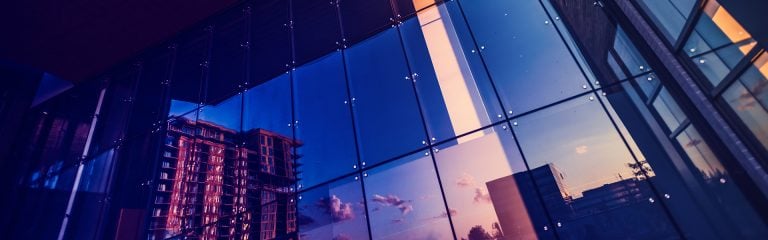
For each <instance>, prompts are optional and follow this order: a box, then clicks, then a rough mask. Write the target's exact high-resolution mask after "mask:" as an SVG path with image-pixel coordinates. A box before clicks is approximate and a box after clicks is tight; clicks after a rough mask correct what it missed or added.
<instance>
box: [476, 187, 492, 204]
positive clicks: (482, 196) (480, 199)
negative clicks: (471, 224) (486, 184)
mask: <svg viewBox="0 0 768 240" xmlns="http://www.w3.org/2000/svg"><path fill="white" fill-rule="evenodd" d="M474 200H475V203H491V195H489V194H488V191H486V190H485V189H482V188H475V197H474Z"/></svg>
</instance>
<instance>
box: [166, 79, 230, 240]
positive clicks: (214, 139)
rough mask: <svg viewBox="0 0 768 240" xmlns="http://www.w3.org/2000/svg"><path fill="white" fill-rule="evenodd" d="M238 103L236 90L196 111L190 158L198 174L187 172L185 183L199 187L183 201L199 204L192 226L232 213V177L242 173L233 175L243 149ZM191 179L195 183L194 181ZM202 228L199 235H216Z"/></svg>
mask: <svg viewBox="0 0 768 240" xmlns="http://www.w3.org/2000/svg"><path fill="white" fill-rule="evenodd" d="M242 103H243V95H240V94H237V95H235V96H233V97H231V98H229V99H227V100H225V101H223V102H221V103H218V104H216V105H209V106H204V107H202V108H201V109H200V112H199V113H198V119H197V122H196V123H195V130H196V139H195V142H194V144H195V149H196V150H195V153H194V154H195V155H196V156H195V158H194V161H197V162H196V164H199V168H198V169H196V171H199V173H200V175H196V174H195V175H196V176H195V175H193V176H191V178H192V179H191V181H190V182H189V183H187V187H188V188H189V187H193V188H194V187H198V188H200V189H199V190H198V192H197V194H196V199H195V200H194V201H193V200H187V201H188V202H187V203H192V204H195V205H193V206H195V207H201V208H202V209H201V210H199V211H200V212H199V214H200V215H201V216H202V217H201V220H199V222H198V224H196V225H193V226H200V225H210V224H214V223H215V222H217V221H220V220H221V219H220V216H222V215H224V214H233V213H236V209H235V208H234V204H235V201H236V200H237V199H236V196H234V194H235V193H236V192H238V190H240V189H236V187H235V186H233V185H234V184H235V181H238V180H240V181H241V179H239V178H238V176H241V175H240V174H242V173H238V174H237V175H236V174H235V169H237V168H238V167H242V166H241V165H242V164H240V163H242V161H241V160H242V157H241V156H240V153H241V152H243V151H244V150H243V147H242V145H243V144H242V143H240V141H242V140H241V139H240V130H241V129H240V127H241V124H240V123H241V119H242V118H241V113H242ZM195 167H197V166H193V168H195ZM193 172H195V170H193ZM192 174H194V173H190V175H192ZM161 177H163V176H161ZM194 182H198V183H197V184H196V185H195V183H194ZM202 183H204V184H202ZM220 230H221V231H228V230H229V229H228V228H221V229H220ZM203 231H204V233H203V234H204V235H203V236H209V237H210V236H218V235H217V229H213V228H211V227H203Z"/></svg>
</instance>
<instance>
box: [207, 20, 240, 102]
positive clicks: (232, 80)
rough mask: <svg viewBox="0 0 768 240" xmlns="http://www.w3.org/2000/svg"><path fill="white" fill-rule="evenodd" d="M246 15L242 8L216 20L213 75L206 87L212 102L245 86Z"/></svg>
mask: <svg viewBox="0 0 768 240" xmlns="http://www.w3.org/2000/svg"><path fill="white" fill-rule="evenodd" d="M247 14H249V13H248V12H247V11H245V9H243V8H234V9H231V10H229V11H227V12H225V13H224V14H223V15H222V16H217V17H216V19H215V20H214V21H215V22H216V23H215V26H214V30H213V47H212V48H211V60H210V75H209V78H208V83H207V84H206V88H207V90H206V91H207V94H208V100H210V101H220V100H222V99H224V98H226V97H229V96H231V95H233V94H235V93H236V92H238V91H240V89H239V86H241V85H242V84H243V83H245V82H246V79H245V68H246V56H247V54H246V53H247V52H246V47H247V46H248V34H247V29H246V28H247V27H248V16H247Z"/></svg>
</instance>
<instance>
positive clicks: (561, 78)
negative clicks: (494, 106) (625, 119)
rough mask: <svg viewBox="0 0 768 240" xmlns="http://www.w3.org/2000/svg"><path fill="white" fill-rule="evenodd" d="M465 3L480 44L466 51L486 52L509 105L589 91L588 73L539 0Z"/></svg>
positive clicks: (518, 108)
mask: <svg viewBox="0 0 768 240" xmlns="http://www.w3.org/2000/svg"><path fill="white" fill-rule="evenodd" d="M460 3H461V7H462V8H463V9H464V13H465V14H466V18H467V19H468V23H469V26H470V27H471V29H472V32H473V33H474V34H475V37H476V40H477V44H478V45H479V48H480V49H472V50H470V52H468V53H467V54H477V52H478V51H479V53H481V54H482V56H483V57H484V58H485V63H486V65H487V67H488V69H489V71H490V74H491V76H492V77H493V81H494V83H495V85H496V88H497V90H498V92H499V95H500V97H501V99H502V102H503V104H504V107H505V110H507V111H512V112H513V114H519V113H523V112H526V111H530V110H533V109H535V108H538V107H541V106H544V105H547V104H550V103H553V102H556V101H558V100H561V99H564V98H567V97H570V96H573V95H576V94H578V93H581V92H583V91H586V89H587V88H588V83H587V81H586V79H585V78H584V77H583V74H582V73H581V71H580V69H579V67H578V65H577V64H576V62H575V61H574V59H573V57H572V56H571V54H570V53H569V52H568V49H567V48H566V44H565V43H564V42H563V41H562V40H561V38H560V36H559V35H558V32H557V31H556V30H555V28H554V26H553V24H552V23H551V21H552V20H551V19H549V18H548V17H547V15H546V13H545V11H544V9H543V8H542V6H541V5H540V3H539V2H538V1H515V2H511V1H503V0H493V1H461V2H460ZM499 29H504V31H499ZM553 68H557V69H558V70H557V71H552V69H553ZM478 70H479V69H478ZM476 71H477V70H476ZM488 94H490V93H488ZM531 96H536V97H535V98H534V97H531Z"/></svg>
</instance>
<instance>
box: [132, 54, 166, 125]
mask: <svg viewBox="0 0 768 240" xmlns="http://www.w3.org/2000/svg"><path fill="white" fill-rule="evenodd" d="M173 51H175V50H174V49H170V48H168V47H166V46H163V47H161V48H158V49H157V50H155V52H156V54H155V55H148V56H145V57H144V63H143V64H142V68H141V75H140V78H139V79H138V83H136V84H137V86H136V94H135V97H134V100H133V112H132V113H131V116H130V117H131V119H130V121H129V123H128V133H129V134H131V135H135V134H139V133H142V134H143V133H146V132H147V131H153V130H159V128H161V127H164V126H163V124H162V123H163V122H164V121H165V118H166V117H167V112H168V108H169V103H168V102H167V101H169V99H168V96H169V95H168V90H169V88H168V87H169V84H170V81H169V79H170V78H169V77H170V74H171V61H172V60H173V59H172V57H173V54H172V53H173Z"/></svg>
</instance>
